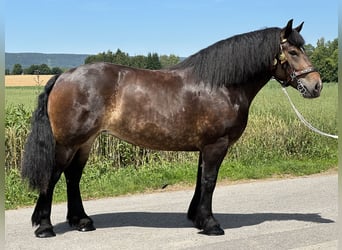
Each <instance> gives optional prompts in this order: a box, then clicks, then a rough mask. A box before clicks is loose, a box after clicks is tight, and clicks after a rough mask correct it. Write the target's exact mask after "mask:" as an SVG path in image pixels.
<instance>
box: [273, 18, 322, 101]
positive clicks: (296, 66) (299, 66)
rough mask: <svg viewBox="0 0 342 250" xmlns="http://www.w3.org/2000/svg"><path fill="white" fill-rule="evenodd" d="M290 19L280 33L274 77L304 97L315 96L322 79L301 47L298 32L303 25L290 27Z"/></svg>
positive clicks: (301, 39)
mask: <svg viewBox="0 0 342 250" xmlns="http://www.w3.org/2000/svg"><path fill="white" fill-rule="evenodd" d="M292 22H293V20H290V21H289V22H288V23H287V25H286V27H285V28H284V29H282V30H281V33H280V52H279V54H278V55H277V56H276V58H275V59H274V66H275V70H274V74H273V76H274V77H275V79H277V80H278V81H280V82H281V83H282V85H283V86H289V85H291V86H292V87H294V88H296V89H298V91H299V92H300V93H301V94H302V95H303V97H306V98H315V97H318V96H319V95H320V92H321V90H322V87H323V85H322V80H321V77H320V75H319V73H318V72H317V70H316V69H315V68H314V67H313V66H312V64H311V62H310V60H309V58H308V56H307V55H306V53H305V50H304V48H303V45H304V39H303V38H302V36H301V35H300V34H299V32H300V31H301V29H302V27H303V23H304V22H303V23H301V24H300V25H299V26H298V27H297V28H295V29H292Z"/></svg>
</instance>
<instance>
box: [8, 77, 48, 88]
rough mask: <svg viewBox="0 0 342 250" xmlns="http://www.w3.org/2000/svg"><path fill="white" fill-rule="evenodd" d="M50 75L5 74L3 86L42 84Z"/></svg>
mask: <svg viewBox="0 0 342 250" xmlns="http://www.w3.org/2000/svg"><path fill="white" fill-rule="evenodd" d="M51 77H52V75H39V76H37V75H7V76H5V87H22V86H38V85H39V86H44V85H45V84H46V83H47V81H48V80H49V79H50V78H51Z"/></svg>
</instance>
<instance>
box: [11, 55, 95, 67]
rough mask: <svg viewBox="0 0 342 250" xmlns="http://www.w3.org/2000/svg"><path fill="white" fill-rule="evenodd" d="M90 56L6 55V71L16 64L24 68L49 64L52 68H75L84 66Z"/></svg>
mask: <svg viewBox="0 0 342 250" xmlns="http://www.w3.org/2000/svg"><path fill="white" fill-rule="evenodd" d="M88 56H89V55H80V54H43V53H5V65H6V69H9V70H11V71H12V69H13V65H14V64H16V63H19V64H21V66H22V67H23V68H28V67H30V66H31V65H33V64H37V65H40V64H47V65H48V66H49V67H50V68H53V67H60V68H62V69H63V68H73V67H76V66H79V65H81V64H84V60H85V59H86V58H87V57H88Z"/></svg>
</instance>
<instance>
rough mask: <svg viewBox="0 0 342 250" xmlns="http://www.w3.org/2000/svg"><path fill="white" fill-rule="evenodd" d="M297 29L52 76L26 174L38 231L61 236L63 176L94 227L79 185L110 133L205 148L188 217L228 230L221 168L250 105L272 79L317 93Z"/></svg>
mask: <svg viewBox="0 0 342 250" xmlns="http://www.w3.org/2000/svg"><path fill="white" fill-rule="evenodd" d="M302 26H303V23H302V24H301V25H299V26H298V27H296V28H294V29H293V28H292V20H290V21H289V22H288V23H287V25H286V27H285V28H267V29H263V30H259V31H254V32H250V33H246V34H242V35H237V36H234V37H231V38H228V39H226V40H222V41H219V42H217V43H215V44H213V45H211V46H209V47H208V48H206V49H203V50H201V51H199V52H198V53H196V54H194V55H192V56H190V57H189V58H187V59H185V60H184V61H183V62H181V63H179V64H178V65H176V66H174V67H171V68H169V69H165V70H142V69H135V68H131V67H125V66H120V65H114V64H110V63H94V64H88V65H82V66H79V67H78V68H74V69H71V70H69V71H67V72H65V73H63V74H61V75H59V76H54V77H53V78H52V79H50V81H49V82H48V83H47V85H46V86H45V90H44V92H43V93H42V94H40V96H39V99H38V107H37V109H36V111H35V112H34V114H33V118H32V131H31V133H30V134H29V136H28V139H27V142H26V145H25V149H24V157H23V162H22V176H23V178H24V179H28V182H29V184H30V186H31V187H32V188H34V189H37V190H38V191H39V192H40V195H39V198H38V201H37V204H36V207H35V209H34V212H33V215H32V223H33V225H37V226H38V228H37V229H36V231H35V235H36V236H37V237H51V236H55V233H54V231H53V226H52V224H51V220H50V215H51V206H52V196H53V190H54V187H55V184H56V183H57V181H58V180H59V178H60V176H61V174H62V173H64V175H65V177H66V183H67V197H68V205H67V206H68V212H67V220H68V222H69V224H70V225H71V226H75V227H76V228H77V229H78V230H80V231H90V230H95V227H94V225H93V221H92V219H91V218H90V217H88V216H87V214H86V213H85V211H84V208H83V205H82V199H81V194H80V189H79V182H80V179H81V176H82V171H83V168H84V166H85V164H86V162H87V159H88V156H89V152H90V149H91V146H92V143H93V141H94V140H95V138H96V137H97V136H98V135H99V134H100V133H101V132H102V131H108V132H110V133H111V134H113V135H114V136H115V137H117V138H120V139H122V140H125V141H127V142H130V143H132V144H135V145H139V146H141V147H146V148H150V149H156V150H170V151H199V162H198V173H197V184H196V188H195V193H194V196H193V199H192V201H191V204H190V207H189V210H188V218H189V219H190V220H191V221H193V223H194V225H195V227H197V228H199V229H201V230H203V233H205V234H208V235H222V234H224V231H223V229H222V228H221V227H220V224H219V222H218V221H217V220H216V219H215V218H214V216H213V213H212V195H213V191H214V188H215V185H216V179H217V174H218V171H219V167H220V165H221V162H222V160H223V158H224V157H225V155H226V153H227V150H228V148H229V147H230V146H231V145H232V144H233V143H234V142H236V141H237V140H238V139H239V137H240V136H241V134H242V133H243V131H244V129H245V127H246V124H247V118H248V112H249V107H250V105H251V102H252V100H253V98H254V97H255V96H256V94H257V93H258V91H259V90H260V89H261V88H262V87H263V86H264V85H265V84H266V83H267V82H268V81H269V80H270V79H271V78H272V77H274V78H275V79H277V80H278V81H280V82H281V84H282V85H284V86H288V85H291V86H293V87H294V88H297V89H298V90H299V91H300V93H301V94H302V95H303V97H307V98H314V97H318V96H319V95H320V91H321V89H322V81H321V79H320V75H319V73H318V72H317V71H316V70H315V69H314V68H313V66H312V65H311V63H310V61H309V59H308V57H307V56H306V54H305V51H304V49H303V45H304V40H303V38H302V36H301V35H300V34H299V32H300V30H301V29H302Z"/></svg>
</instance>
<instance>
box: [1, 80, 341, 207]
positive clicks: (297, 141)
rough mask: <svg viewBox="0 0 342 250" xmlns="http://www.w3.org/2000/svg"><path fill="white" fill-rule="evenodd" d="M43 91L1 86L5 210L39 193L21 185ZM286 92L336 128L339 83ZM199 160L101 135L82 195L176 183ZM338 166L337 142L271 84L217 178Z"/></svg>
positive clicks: (190, 174) (189, 178)
mask: <svg viewBox="0 0 342 250" xmlns="http://www.w3.org/2000/svg"><path fill="white" fill-rule="evenodd" d="M38 90H39V91H38ZM40 90H41V88H32V87H31V88H6V117H5V123H6V128H5V133H6V135H5V137H6V141H5V144H6V160H5V168H6V207H7V208H10V207H16V206H17V205H16V204H17V202H18V200H21V202H20V204H32V202H33V201H34V198H35V197H36V194H35V193H32V192H30V191H28V190H27V189H26V188H25V187H23V186H20V185H21V184H18V183H19V182H20V180H19V172H20V162H21V155H22V150H23V146H24V142H25V140H26V137H27V134H28V132H29V129H30V123H29V121H30V117H31V113H32V111H33V109H34V106H35V102H36V98H37V95H38V93H39V92H40ZM288 91H289V93H290V96H291V97H292V99H293V101H294V103H295V104H296V106H297V108H298V109H299V110H300V111H301V112H302V114H303V115H304V117H305V118H306V119H307V120H308V121H310V122H311V123H312V124H313V125H314V126H316V127H317V128H319V129H321V130H323V131H325V132H329V133H333V134H336V133H337V84H334V83H329V84H325V86H324V89H323V91H322V96H321V97H320V98H317V99H311V100H309V99H304V98H302V97H301V96H300V95H299V94H298V92H296V91H295V90H291V89H288ZM197 157H198V154H197V153H185V152H158V151H153V150H148V149H143V148H139V147H137V146H133V145H131V144H128V143H125V142H123V141H120V140H117V139H115V138H114V137H112V136H110V135H108V134H105V133H104V134H102V135H100V136H99V137H98V138H97V139H96V141H95V143H94V145H93V148H92V153H91V156H90V158H89V161H88V167H86V170H85V174H84V176H83V179H82V180H83V183H84V182H86V185H85V186H87V187H88V188H87V190H83V191H82V193H83V196H84V197H85V198H87V197H99V196H107V195H114V194H119V193H125V192H136V191H143V190H145V189H146V188H147V189H148V188H156V187H161V186H163V185H164V184H174V183H177V182H183V183H194V181H195V175H196V168H197V166H196V164H197ZM336 164H337V140H334V139H331V138H326V137H322V136H320V135H317V134H315V133H314V132H312V131H310V130H308V129H307V128H306V127H305V126H304V125H303V124H302V123H300V121H299V120H298V119H297V117H296V116H295V114H294V112H293V111H292V109H291V107H290V104H289V103H288V101H287V99H286V97H285V96H284V94H283V93H282V91H281V89H280V86H279V84H278V83H274V82H270V83H268V84H267V85H266V87H265V88H264V89H262V90H261V92H260V93H259V94H258V95H257V97H256V98H255V100H254V101H253V104H252V106H251V109H250V115H249V123H248V126H247V128H246V130H245V133H244V134H243V135H242V137H241V138H240V140H239V141H238V142H237V143H236V144H235V145H234V146H233V147H232V148H231V149H230V150H229V152H228V154H227V157H226V159H225V161H224V163H223V166H222V168H221V170H220V178H221V179H222V178H223V179H224V178H229V179H241V178H263V177H267V176H272V175H274V174H277V175H283V174H294V175H297V174H310V173H316V172H321V171H324V170H326V169H328V168H331V167H334V166H336ZM59 185H60V186H59V188H57V189H56V193H57V194H56V196H57V197H60V198H56V200H64V199H65V196H64V194H65V186H63V184H59ZM81 186H82V184H81ZM89 187H90V188H89ZM92 187H93V188H92ZM122 189H124V190H125V191H121V190H122ZM62 193H63V195H62ZM59 194H61V196H59Z"/></svg>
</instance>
